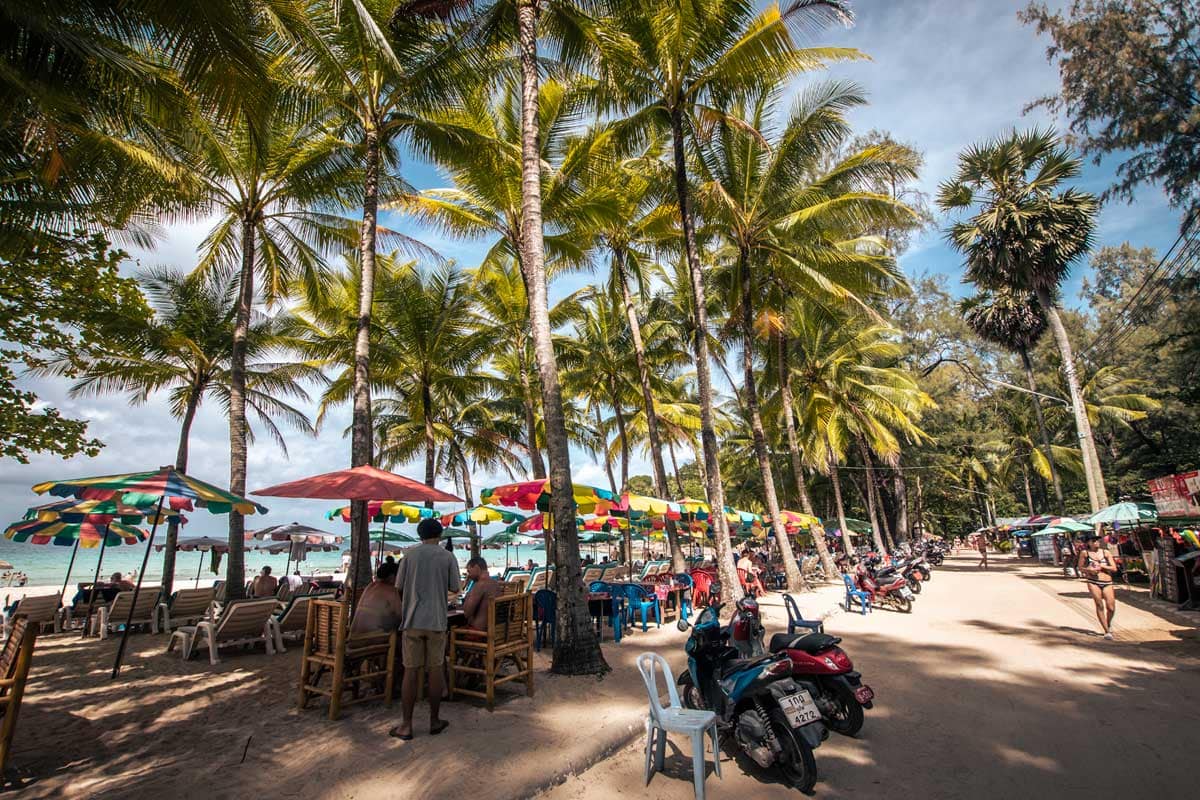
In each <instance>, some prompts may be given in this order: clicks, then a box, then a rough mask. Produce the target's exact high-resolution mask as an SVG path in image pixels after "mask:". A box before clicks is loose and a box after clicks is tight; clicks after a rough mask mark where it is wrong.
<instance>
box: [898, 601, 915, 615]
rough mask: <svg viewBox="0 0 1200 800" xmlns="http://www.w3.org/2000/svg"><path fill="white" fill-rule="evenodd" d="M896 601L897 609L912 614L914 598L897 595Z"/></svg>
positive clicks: (902, 612)
mask: <svg viewBox="0 0 1200 800" xmlns="http://www.w3.org/2000/svg"><path fill="white" fill-rule="evenodd" d="M895 602H896V610H897V611H899V612H900V613H901V614H911V613H912V607H913V601H912V600H909V599H908V598H907V597H897V598H896V600H895Z"/></svg>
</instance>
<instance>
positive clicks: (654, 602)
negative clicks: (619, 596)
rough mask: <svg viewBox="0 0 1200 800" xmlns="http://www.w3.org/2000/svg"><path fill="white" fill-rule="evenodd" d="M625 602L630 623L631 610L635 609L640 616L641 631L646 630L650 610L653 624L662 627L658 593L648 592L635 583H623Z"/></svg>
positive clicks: (631, 620)
mask: <svg viewBox="0 0 1200 800" xmlns="http://www.w3.org/2000/svg"><path fill="white" fill-rule="evenodd" d="M625 602H626V604H627V606H626V608H627V613H628V616H629V621H630V622H631V623H632V622H633V621H634V619H633V612H634V611H637V612H638V613H639V614H640V615H641V617H642V631H643V632H645V631H646V630H647V622H648V621H649V614H650V611H651V610H653V611H654V624H655V625H657V626H658V627H660V628H661V627H662V606H660V605H659V602H658V595H656V594H655V593H654V592H648V591H646V590H645V589H643V588H642V587H641V586H638V585H636V584H632V583H629V584H625Z"/></svg>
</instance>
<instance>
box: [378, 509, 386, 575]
mask: <svg viewBox="0 0 1200 800" xmlns="http://www.w3.org/2000/svg"><path fill="white" fill-rule="evenodd" d="M385 541H387V517H384V519H383V527H382V528H381V529H380V530H379V553H378V555H377V557H376V558H375V571H376V572H378V571H379V568H380V567H381V566H383V543H384V542H385Z"/></svg>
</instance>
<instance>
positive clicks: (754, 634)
mask: <svg viewBox="0 0 1200 800" xmlns="http://www.w3.org/2000/svg"><path fill="white" fill-rule="evenodd" d="M765 634H766V629H765V628H763V626H762V622H761V617H760V615H759V613H758V600H756V599H754V598H753V597H751V596H750V595H746V596H745V597H743V598H742V599H741V600H738V601H737V603H735V604H734V612H733V618H732V619H731V620H729V640H730V642H731V643H732V644H733V646H734V648H736V649H737V651H738V656H739V657H740V658H757V657H758V656H761V655H765V654H766V652H767V650H766V648H765V647H764V646H763V636H764V635H765Z"/></svg>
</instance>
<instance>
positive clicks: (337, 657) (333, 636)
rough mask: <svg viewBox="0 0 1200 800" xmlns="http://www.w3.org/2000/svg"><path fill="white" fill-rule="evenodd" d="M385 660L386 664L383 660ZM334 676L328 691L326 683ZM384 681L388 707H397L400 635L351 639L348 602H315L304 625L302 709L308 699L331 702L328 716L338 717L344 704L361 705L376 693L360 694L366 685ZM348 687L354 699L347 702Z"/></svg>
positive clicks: (361, 636) (378, 635) (373, 635)
mask: <svg viewBox="0 0 1200 800" xmlns="http://www.w3.org/2000/svg"><path fill="white" fill-rule="evenodd" d="M381 660H382V662H383V663H382V664H381V663H380V661H381ZM326 672H328V673H329V674H330V684H329V686H328V687H325V686H322V685H321V679H322V678H323V677H324V675H325V673H326ZM379 678H383V679H384V687H383V698H384V705H386V706H387V707H388V708H391V706H392V689H393V687H394V685H395V680H396V632H395V631H392V632H390V633H366V634H363V633H359V634H355V635H354V636H353V637H351V636H350V615H349V607H348V606H347V604H346V603H340V602H338V601H336V600H310V601H309V603H308V619H307V621H306V624H305V627H304V652H303V654H302V655H301V660H300V708H304V707H305V706H307V705H308V701H309V698H310V697H312V696H313V695H320V696H322V697H328V698H329V718H330V719H331V720H333V719H337V718H338V716H339V715H340V714H341V710H342V706H344V705H352V704H354V703H361V702H364V701H366V700H369V699H371V698H372V697H373V696H374V695H372V694H368V693H362V694H360V691H361V689H362V684H363V682H364V681H366V682H368V685H370V683H374V682H376V681H377V679H379ZM346 689H351V690H352V691H353V693H354V697H353V699H351V700H346V701H343V700H342V694H343V693H344V692H345V691H346Z"/></svg>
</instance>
